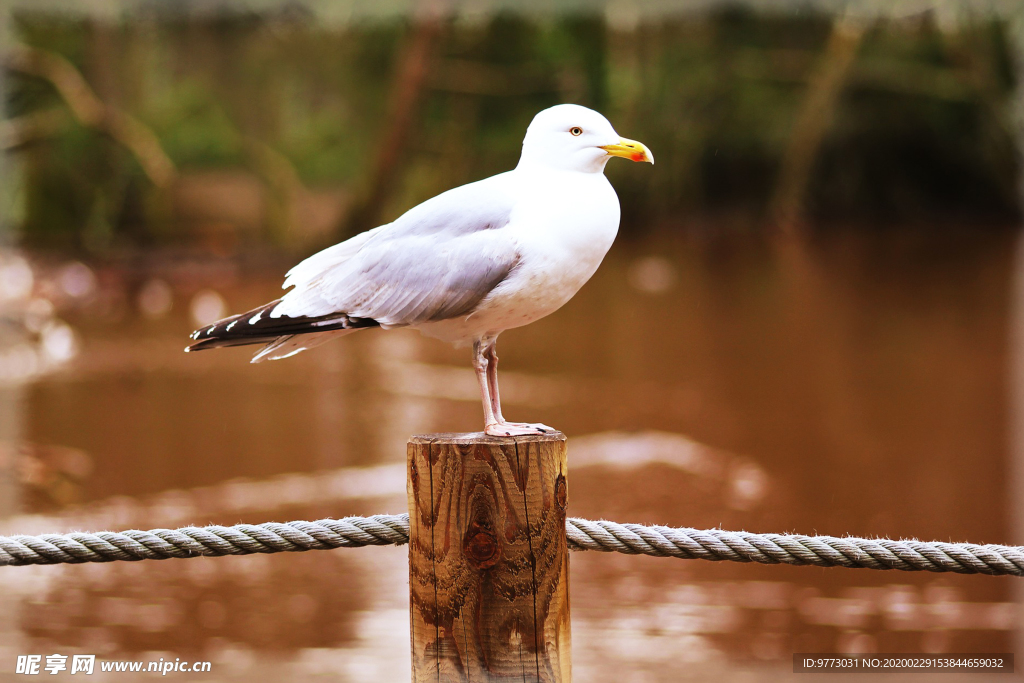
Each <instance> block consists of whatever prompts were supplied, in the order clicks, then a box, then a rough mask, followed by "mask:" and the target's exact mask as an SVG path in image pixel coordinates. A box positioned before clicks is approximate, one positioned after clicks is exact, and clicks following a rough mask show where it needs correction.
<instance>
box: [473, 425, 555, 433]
mask: <svg viewBox="0 0 1024 683" xmlns="http://www.w3.org/2000/svg"><path fill="white" fill-rule="evenodd" d="M554 431H555V430H554V429H552V428H551V427H548V426H547V425H544V424H539V423H538V424H530V423H528V422H495V423H494V424H489V425H487V426H486V427H485V428H484V433H485V434H487V435H488V436H537V435H538V434H551V433H552V432H554Z"/></svg>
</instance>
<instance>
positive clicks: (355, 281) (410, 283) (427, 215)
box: [270, 176, 519, 327]
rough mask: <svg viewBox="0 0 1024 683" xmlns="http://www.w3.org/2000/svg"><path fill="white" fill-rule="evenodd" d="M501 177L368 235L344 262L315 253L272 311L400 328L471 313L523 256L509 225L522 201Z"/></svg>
mask: <svg viewBox="0 0 1024 683" xmlns="http://www.w3.org/2000/svg"><path fill="white" fill-rule="evenodd" d="M500 178H501V176H496V177H494V178H489V179H488V180H487V181H481V182H479V183H473V184H471V185H465V186H463V187H460V188H456V189H455V190H451V191H449V192H446V193H444V194H441V195H438V196H437V197H434V198H433V199H431V200H429V201H427V202H424V203H423V204H421V205H419V206H417V207H416V208H414V209H412V210H410V211H409V212H408V213H406V214H405V215H403V216H402V217H401V218H399V219H398V220H396V221H395V222H394V223H391V224H389V225H387V226H383V227H381V228H378V229H376V230H374V231H371V232H370V233H364V235H366V237H364V238H363V241H362V243H361V244H360V246H359V248H358V250H355V251H354V253H353V250H352V249H349V250H348V252H347V253H346V254H345V258H344V259H343V260H341V261H340V262H339V261H330V262H327V263H325V262H324V259H323V257H321V258H320V261H319V262H317V261H315V259H317V256H314V257H311V258H310V259H309V260H308V262H309V264H310V267H308V268H306V269H303V267H304V266H305V265H306V262H304V263H303V264H300V266H298V267H297V268H296V269H295V270H293V272H292V273H290V274H289V281H290V282H286V285H287V284H292V285H294V288H293V289H292V291H290V292H288V294H286V295H285V296H284V297H283V298H282V300H281V302H280V304H278V305H277V306H276V307H275V308H274V310H273V311H272V312H271V313H270V316H271V317H280V316H287V317H291V318H295V317H306V318H310V317H319V318H323V317H324V316H328V319H329V316H330V315H332V314H338V315H344V316H347V317H349V318H360V319H368V320H373V321H376V322H377V323H378V324H380V325H381V326H383V327H396V326H404V325H415V324H417V323H422V322H428V321H437V320H444V319H447V318H454V317H459V316H463V315H468V314H469V313H471V312H472V311H473V310H474V309H475V308H476V307H477V306H478V305H479V304H480V302H481V301H483V299H485V298H486V297H487V295H488V294H490V292H491V291H492V290H493V289H494V288H495V287H496V286H497V285H498V284H499V283H500V282H501V281H502V280H504V279H505V278H506V277H507V276H508V274H509V273H510V272H511V271H512V269H513V268H515V266H516V263H517V262H518V259H519V253H518V248H517V243H516V240H515V238H514V236H513V234H512V231H511V230H510V229H508V226H509V216H510V214H511V210H512V206H513V203H514V202H513V200H512V199H511V198H510V197H509V196H508V194H507V193H506V192H504V191H503V188H502V186H501V183H500V182H495V181H498V180H499V179H500ZM360 237H362V236H360ZM332 249H333V248H332ZM328 251H329V250H328ZM324 253H326V252H324ZM314 266H315V268H314Z"/></svg>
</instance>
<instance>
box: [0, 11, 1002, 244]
mask: <svg viewBox="0 0 1024 683" xmlns="http://www.w3.org/2000/svg"><path fill="white" fill-rule="evenodd" d="M435 28H436V31H435V33H436V35H435V34H429V33H424V32H423V26H422V25H421V24H420V23H416V22H413V21H411V20H400V19H393V20H379V21H374V22H366V23H359V22H357V23H351V24H349V25H347V26H343V27H323V26H320V25H317V24H316V22H315V21H313V20H312V19H310V17H308V16H306V15H304V14H303V13H302V12H301V11H281V12H278V13H268V14H264V15H256V14H223V15H216V16H214V15H202V16H195V17H192V16H187V15H180V14H179V15H167V16H164V15H161V14H160V13H159V12H150V13H141V12H140V13H137V14H136V15H133V16H132V18H131V19H130V20H129V19H125V20H123V21H119V22H113V23H111V22H103V21H98V20H94V19H85V18H72V17H68V16H59V15H48V14H45V13H37V12H20V13H18V14H16V15H15V20H14V24H13V33H14V36H15V38H16V40H17V41H18V44H19V45H20V46H29V47H31V48H36V49H38V50H39V51H42V52H43V53H46V54H53V55H59V56H61V57H63V58H65V59H66V60H67V62H69V63H70V64H71V65H73V67H74V68H75V69H76V70H77V71H78V72H79V73H80V74H81V75H82V76H83V77H84V79H85V81H86V82H87V83H88V86H89V87H90V88H91V89H92V90H93V91H94V92H95V95H96V97H97V98H98V99H99V101H101V102H102V103H103V105H104V106H106V107H107V108H108V109H109V111H112V112H123V113H125V114H126V115H127V116H129V117H131V119H132V121H134V122H136V123H137V124H138V125H139V126H141V127H142V128H144V129H146V130H148V131H149V132H150V133H151V134H152V135H153V136H155V139H156V141H158V143H159V145H158V146H159V148H162V151H163V154H165V155H166V157H167V158H169V159H170V161H171V162H173V168H174V176H173V178H172V179H171V181H170V182H168V183H167V184H165V185H163V186H161V185H160V183H159V182H155V181H154V177H153V175H152V173H147V170H146V167H145V166H144V164H141V163H140V154H139V153H138V150H133V149H132V147H131V145H130V144H126V143H125V140H126V139H127V137H126V136H125V135H121V133H123V130H130V126H129V127H123V129H119V128H117V127H115V126H114V125H113V124H110V125H105V124H97V125H86V124H83V122H82V121H81V120H80V119H79V118H77V117H76V116H74V115H72V114H73V111H72V109H73V107H72V108H70V109H69V103H68V102H67V98H66V97H62V96H61V94H60V93H59V92H58V89H57V88H55V86H54V83H53V82H50V81H49V80H48V79H47V78H45V77H40V76H39V74H38V73H36V74H33V73H25V72H24V70H19V69H18V68H9V73H10V76H9V78H8V79H7V91H6V117H7V120H8V122H12V121H13V122H16V123H19V124H24V125H23V126H22V128H19V130H24V131H25V134H24V135H22V136H21V137H18V138H16V139H14V142H10V141H9V143H8V145H7V147H8V152H7V153H8V154H9V155H10V160H11V161H12V162H13V163H12V164H10V165H11V166H13V167H14V168H15V169H16V171H17V172H16V174H15V177H12V178H7V179H5V182H14V183H17V188H16V190H17V191H16V192H15V196H17V197H18V202H17V205H16V206H15V207H8V210H9V212H10V213H12V214H13V216H12V219H13V221H14V223H15V225H16V226H17V227H18V229H19V230H20V232H21V237H22V239H23V240H24V241H25V242H26V243H28V244H33V245H46V246H53V247H59V248H72V249H85V250H91V251H96V252H103V251H106V250H111V249H117V248H122V247H133V246H143V245H151V244H191V243H198V244H205V243H206V242H204V240H207V241H209V240H208V239H207V238H208V237H209V235H208V234H207V233H208V232H210V231H209V230H207V231H206V232H203V230H199V231H198V232H197V230H196V227H195V224H196V223H202V222H204V221H205V222H206V223H210V224H216V225H215V226H214V227H215V228H216V230H214V229H213V228H211V229H210V230H213V231H214V232H216V233H217V234H228V235H229V236H230V238H225V239H227V241H224V239H220V238H218V239H220V242H218V241H217V240H213V242H211V243H216V244H221V246H222V247H223V248H227V249H235V248H239V247H240V246H245V245H247V244H250V245H258V244H272V245H276V246H285V247H292V248H295V249H298V250H304V249H308V248H309V247H311V246H320V245H322V244H326V243H329V242H331V241H334V240H336V239H337V238H339V237H342V236H344V235H345V234H346V233H349V232H351V231H353V230H357V229H362V228H366V227H370V226H369V225H363V224H359V220H357V219H356V218H353V216H355V215H358V216H362V217H363V218H364V219H366V220H369V219H368V218H366V217H367V216H371V217H373V218H374V219H376V220H380V221H386V220H389V219H390V218H392V217H394V216H396V215H397V214H398V213H400V212H401V211H403V210H405V209H407V208H409V207H410V206H411V205H413V204H414V203H416V202H418V201H422V200H423V199H426V198H427V197H430V196H432V195H434V194H437V193H438V192H441V191H443V190H445V189H448V188H450V187H453V186H455V185H458V184H462V183H465V182H469V181H472V180H475V179H479V178H481V177H484V176H487V175H490V174H493V173H497V172H500V171H503V170H507V169H509V168H511V167H512V166H514V165H515V163H516V160H517V158H518V152H519V145H520V142H521V140H522V135H523V132H524V130H525V128H526V125H527V124H528V123H529V121H530V119H531V117H532V116H533V114H535V113H536V112H537V111H538V110H540V109H542V108H544V107H546V106H550V105H553V104H556V103H559V102H578V103H580V104H584V105H587V106H591V107H594V108H596V109H598V110H600V111H602V112H603V113H605V114H606V115H607V116H608V117H609V118H610V119H611V120H612V122H613V124H614V125H615V126H616V128H617V129H618V130H619V132H620V133H622V134H623V135H626V136H628V137H632V138H636V139H639V140H642V141H644V142H645V143H647V144H648V146H649V147H651V149H653V150H654V153H655V155H656V158H657V161H658V164H657V166H656V167H655V168H654V169H653V170H650V169H647V168H644V169H637V168H630V167H628V166H629V165H628V164H625V163H613V164H610V166H609V169H608V174H609V176H610V177H611V179H612V182H613V183H614V185H615V186H616V188H617V189H618V191H619V194H620V198H621V200H622V204H623V207H624V211H623V230H624V231H625V232H638V231H642V230H646V229H652V228H655V227H657V226H683V227H685V226H688V225H689V226H695V225H707V224H709V221H711V222H714V223H716V224H722V223H723V222H724V223H728V224H730V225H733V226H738V227H739V228H740V229H744V230H759V229H762V228H764V227H765V226H766V225H770V224H771V222H772V220H773V215H772V213H771V206H772V198H773V196H774V195H775V194H776V193H777V192H778V185H779V183H780V178H779V176H780V168H781V167H782V164H783V159H785V158H786V155H787V154H788V153H790V152H788V151H787V150H792V149H800V148H799V145H795V143H794V140H797V142H799V140H798V138H799V136H800V135H801V134H802V131H801V130H799V126H797V124H796V121H798V120H801V119H800V112H801V111H802V110H803V109H804V108H806V107H807V106H809V105H808V104H807V102H808V101H809V99H810V96H809V94H808V93H809V92H811V91H812V90H813V88H814V83H815V74H816V73H819V72H821V71H822V70H823V69H825V68H826V67H827V64H828V60H829V59H830V56H829V45H830V36H832V35H833V32H834V31H835V20H834V18H831V17H828V16H824V15H817V14H813V13H799V14H790V15H771V16H763V15H759V14H756V13H753V12H750V11H746V10H739V9H729V10H725V11H720V12H713V13H709V14H705V15H699V16H697V15H694V16H690V15H687V16H685V17H680V18H674V19H666V20H663V21H658V22H649V21H645V22H641V23H637V24H636V25H630V22H628V21H626V22H614V23H609V21H608V20H606V19H605V18H604V17H603V16H597V15H576V16H566V17H561V18H546V19H543V20H535V19H532V18H530V17H526V16H522V15H517V14H511V13H502V14H498V15H494V16H490V17H487V18H484V19H477V20H472V21H471V20H467V19H459V18H456V19H450V20H444V21H442V22H440V25H439V26H437V27H435ZM417 41H419V42H417ZM856 41H857V42H856V44H855V46H854V49H855V50H856V56H855V58H854V59H853V62H852V64H851V66H850V67H849V69H848V70H846V71H843V72H842V74H841V75H842V79H841V83H840V90H839V96H838V98H837V100H836V103H835V106H834V108H833V109H834V110H832V109H826V110H823V111H821V112H820V116H821V117H827V125H825V126H824V131H825V132H824V136H823V137H822V139H821V140H820V144H818V143H814V144H811V143H809V144H811V154H812V161H813V165H812V166H811V168H812V170H813V172H812V173H810V175H809V176H808V177H807V178H806V179H801V178H799V177H798V178H797V181H796V182H798V184H799V185H801V187H800V189H799V192H798V194H797V196H798V197H800V202H801V213H802V215H803V216H805V217H806V219H808V220H809V222H810V223H811V224H813V225H818V226H828V225H833V224H837V223H843V224H850V223H857V224H863V225H865V226H871V227H879V226H891V225H905V224H921V223H928V222H936V221H941V222H958V221H960V222H966V223H971V224H981V223H984V224H991V225H999V224H1006V223H1008V222H1012V221H1015V220H1017V218H1018V217H1019V213H1020V206H1019V201H1020V198H1019V196H1018V194H1017V190H1016V188H1017V187H1018V176H1019V168H1018V159H1019V154H1018V149H1017V144H1018V141H1017V140H1016V137H1015V136H1016V132H1015V130H1014V127H1013V124H1012V121H1013V116H1014V112H1013V111H1012V106H1013V97H1012V95H1013V91H1014V86H1015V77H1016V76H1015V74H1014V73H1013V70H1012V68H1011V61H1012V60H1011V58H1010V53H1009V48H1008V46H1007V43H1006V28H1005V26H1004V25H1003V24H1002V23H1001V22H1000V21H998V20H978V21H976V22H975V23H970V24H962V25H959V26H957V27H955V28H947V29H945V30H940V29H939V28H938V26H937V25H936V24H935V22H934V21H932V19H931V18H930V17H929V16H928V15H922V16H920V17H916V18H913V19H909V20H900V21H895V20H892V21H890V20H874V21H871V22H870V23H868V24H867V25H866V26H865V27H864V30H863V33H862V34H860V33H859V34H858V35H857V38H856ZM417 45H418V46H419V47H418V48H417V47H416V46H417ZM416 49H421V52H420V53H415V52H414V51H415V50H416ZM410 54H414V55H415V54H418V55H420V57H422V61H423V62H424V75H423V77H422V79H421V80H420V81H416V78H415V73H414V72H415V70H412V71H409V64H408V62H409V60H410V56H409V55H410ZM823 65H824V66H823ZM403 68H405V69H406V71H408V72H409V73H412V74H413V75H412V76H409V78H407V79H406V80H405V81H403V77H402V75H401V74H402V73H405V72H403ZM403 88H405V90H403ZM406 91H408V92H406ZM403 92H406V94H408V95H409V97H410V98H411V99H410V100H409V101H408V102H406V104H407V105H408V106H407V108H408V109H409V111H408V112H407V114H409V116H408V118H407V119H403V118H402V117H401V116H400V115H399V114H398V113H396V111H395V109H396V107H397V106H402V105H401V102H402V99H401V98H402V93H403ZM410 93H411V94H410ZM407 99H408V98H407ZM409 102H411V104H410V103H409ZM44 115H45V116H46V117H48V118H46V119H45V120H43V116H44ZM816 115H817V114H816V113H815V111H813V110H811V111H810V113H809V114H806V112H805V117H806V116H809V117H810V120H814V117H815V116H816ZM111 116H112V115H111ZM36 119H38V121H37V120H36ZM803 120H806V118H805V119H803ZM402 121H405V125H407V126H408V128H409V130H406V131H395V130H394V127H395V126H396V125H398V123H401V122H402ZM44 123H45V124H46V125H43V124H44ZM119 131H120V132H119ZM403 133H404V135H403ZM388 140H392V141H394V151H395V153H396V155H397V156H396V157H395V160H394V161H395V163H393V164H392V165H391V166H388V165H387V164H386V159H382V158H381V157H380V154H379V152H380V149H381V148H382V146H385V144H386V141H388ZM812 142H813V141H812ZM382 165H383V166H382ZM210 172H217V173H220V174H221V175H217V176H209V175H203V174H204V173H206V174H208V173H210ZM189 178H193V179H197V180H195V182H194V183H193V185H194V186H197V187H198V188H199V189H198V190H192V191H185V190H183V189H182V188H183V187H186V186H188V185H187V181H188V179H189ZM225 178H227V179H228V180H225ZM231 178H237V183H236V184H235V185H231V183H230V182H229V180H230V179H231ZM383 178H386V179H387V180H388V181H389V182H388V183H387V187H386V190H385V189H381V188H376V190H375V188H374V187H371V186H372V185H374V184H375V183H376V184H381V183H382V182H383V180H382V179H383ZM215 180H216V182H214V181H215ZM217 182H220V183H222V184H223V186H224V188H226V189H223V193H222V194H218V192H219V191H220V190H218V187H219V186H218V185H217V184H216V183H217ZM246 183H248V184H246ZM802 185H806V187H802ZM236 186H237V187H243V188H244V187H250V186H251V187H253V188H255V190H254V191H255V193H256V194H252V193H250V194H246V193H245V192H242V191H241V190H238V191H232V190H231V188H232V187H236ZM188 187H192V186H188ZM190 192H191V193H190ZM197 192H198V193H199V194H200V195H201V197H200V199H199V200H197V199H196V196H198V195H197ZM203 192H205V193H206V194H202V193H203ZM254 196H255V197H258V198H260V204H259V206H258V207H257V208H256V209H254V210H255V211H256V213H257V214H258V220H256V221H255V227H250V228H242V227H239V226H235V225H233V224H232V221H234V220H236V219H235V218H232V216H234V215H235V214H239V212H242V213H244V211H245V210H249V209H252V207H247V206H243V207H239V208H238V211H235V213H234V214H233V213H232V211H231V210H228V209H230V208H231V207H229V206H228V205H230V204H232V203H240V204H246V203H249V204H251V203H252V197H254ZM218 197H221V199H218ZM367 198H373V201H374V203H375V206H373V207H372V210H371V211H369V212H367V211H365V209H366V207H365V206H361V204H360V202H363V203H365V201H367ZM190 202H191V204H190ZM197 202H198V203H199V204H203V202H205V203H206V204H209V205H212V208H211V207H209V206H206V204H204V206H206V208H203V209H202V211H199V213H198V214H197V213H196V211H197V210H192V209H190V208H189V207H190V206H192V205H193V204H196V203H197ZM193 208H194V207H193ZM357 208H359V209H362V210H363V211H362V213H359V212H358V211H356V209H357ZM220 209H224V212H223V215H222V216H221V215H220V214H218V213H217V210H220ZM204 211H205V213H203V212H204ZM211 212H212V213H211ZM197 215H200V218H196V216H197ZM239 215H241V214H239ZM211 216H213V217H212V218H211ZM310 216H315V217H316V218H315V220H314V219H313V218H309V217H310ZM238 220H241V219H238ZM243 222H244V221H243ZM250 222H252V221H250ZM314 223H315V224H316V225H318V226H319V227H316V228H311V227H309V226H310V225H313V224H314ZM204 235H206V236H205V237H204ZM225 244H226V245H227V246H226V247H224V245H225Z"/></svg>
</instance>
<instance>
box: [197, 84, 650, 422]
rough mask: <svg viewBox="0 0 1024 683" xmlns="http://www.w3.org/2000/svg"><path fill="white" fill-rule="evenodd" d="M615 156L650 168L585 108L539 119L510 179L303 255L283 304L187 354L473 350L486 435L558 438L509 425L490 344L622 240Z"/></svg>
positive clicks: (579, 281) (215, 331) (641, 149)
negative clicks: (368, 345) (365, 346)
mask: <svg viewBox="0 0 1024 683" xmlns="http://www.w3.org/2000/svg"><path fill="white" fill-rule="evenodd" d="M612 157H623V158H626V159H631V160H632V161H647V162H650V163H652V164H653V163H654V156H653V155H652V154H651V151H650V150H649V149H647V147H646V146H644V145H643V143H640V142H637V141H635V140H629V139H627V138H623V137H620V136H619V134H618V133H616V132H615V129H614V128H613V127H612V124H611V123H609V122H608V119H606V118H605V117H604V116H602V115H601V114H599V113H598V112H596V111H594V110H592V109H587V108H586V107H581V106H579V105H575V104H560V105H557V106H554V107H551V108H549V109H545V110H543V111H541V112H540V113H538V114H537V115H536V116H535V117H534V119H533V121H532V122H531V123H530V125H529V127H528V128H527V130H526V137H525V138H524V139H523V149H522V155H521V156H520V158H519V164H518V165H517V166H516V167H515V169H513V170H511V171H507V172H505V173H500V174H498V175H495V176H491V177H490V178H485V179H484V180H479V181H477V182H473V183H469V184H468V185H463V186H461V187H456V188H455V189H452V190H448V191H447V192H443V193H441V194H439V195H437V196H436V197H434V198H432V199H428V200H427V201H425V202H423V203H422V204H420V205H418V206H415V207H413V208H412V209H410V210H409V211H407V212H406V213H404V214H402V216H400V217H399V218H397V219H396V220H395V221H393V222H391V223H388V224H386V225H382V226H380V227H377V228H373V229H372V230H368V231H366V232H363V233H361V234H359V235H356V236H355V237H352V238H351V239H349V240H346V241H345V242H341V243H340V244H336V245H334V246H333V247H328V248H327V249H324V250H323V251H321V252H319V253H317V254H314V255H312V256H310V257H309V258H307V259H306V260H305V261H302V262H301V263H300V264H299V265H297V266H295V267H294V268H292V269H291V270H290V271H289V272H288V274H287V275H286V276H285V281H284V285H283V289H290V291H289V292H287V293H286V294H285V295H284V296H282V297H281V298H280V299H277V300H276V301H271V302H270V303H268V304H265V305H263V306H260V307H258V308H254V309H253V310H251V311H247V312H245V313H241V314H239V315H234V316H231V317H229V318H225V319H223V320H219V321H217V322H215V323H213V324H212V325H209V326H207V327H204V328H202V329H199V330H197V331H195V332H194V333H193V334H192V339H193V340H194V343H193V344H192V345H191V346H189V347H188V348H186V349H185V350H186V351H200V350H204V349H213V348H219V347H224V346H242V345H249V344H262V345H263V348H262V349H260V350H259V351H258V352H257V353H256V355H255V356H254V357H253V359H252V362H253V363H259V362H261V361H265V360H278V359H281V358H288V357H289V356H294V355H295V354H297V353H299V352H301V351H305V350H306V349H311V348H313V347H315V346H319V345H320V344H323V343H324V342H326V341H329V340H331V339H334V338H336V337H341V336H344V335H347V334H352V333H353V332H358V331H359V330H363V329H367V328H371V327H381V328H384V329H392V328H400V327H409V328H414V329H416V330H419V331H420V332H421V333H422V334H424V335H426V336H429V337H434V338H436V339H441V340H443V341H447V342H450V343H453V344H455V345H456V346H467V345H469V344H472V347H473V368H474V369H475V370H476V376H477V380H478V381H479V383H480V394H481V397H482V399H483V408H484V432H485V433H486V434H489V435H491V436H523V435H531V434H544V433H550V432H553V431H554V430H553V429H552V428H551V427H548V426H546V425H544V424H532V423H525V422H509V421H507V420H505V418H504V416H503V415H502V412H501V399H500V397H499V393H498V356H497V353H496V351H495V343H496V341H497V339H498V335H499V334H501V333H502V332H504V331H505V330H508V329H512V328H514V327H520V326H522V325H527V324H529V323H532V322H533V321H535V320H538V319H540V318H543V317H544V316H546V315H548V314H550V313H553V312H554V311H556V310H558V309H559V308H561V307H562V305H563V304H565V303H566V302H567V301H569V299H571V298H572V297H573V295H574V294H576V292H577V291H579V289H580V287H582V286H583V285H584V284H585V283H586V282H587V280H589V279H590V277H591V276H592V275H593V274H594V272H595V271H596V270H597V268H598V266H599V265H600V264H601V261H602V260H603V259H604V256H605V254H606V253H608V250H609V249H610V248H611V245H612V242H613V241H614V240H615V235H616V233H617V232H618V228H619V199H618V196H617V195H616V194H615V190H614V189H613V188H612V186H611V183H609V182H608V179H607V178H606V177H605V175H604V168H605V164H607V163H608V161H609V160H610V159H611V158H612Z"/></svg>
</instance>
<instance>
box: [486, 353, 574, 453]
mask: <svg viewBox="0 0 1024 683" xmlns="http://www.w3.org/2000/svg"><path fill="white" fill-rule="evenodd" d="M473 367H475V368H476V372H477V380H478V381H479V382H480V392H481V394H482V397H483V402H484V425H485V426H484V431H485V432H486V433H487V434H490V435H491V436H525V435H528V434H547V433H551V432H553V431H555V430H554V429H552V428H551V427H548V426H547V425H544V424H531V423H528V422H507V421H506V420H505V418H504V416H502V414H501V394H500V393H499V391H498V354H497V353H496V351H495V340H494V339H483V340H480V341H479V342H477V343H475V344H474V345H473Z"/></svg>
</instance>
